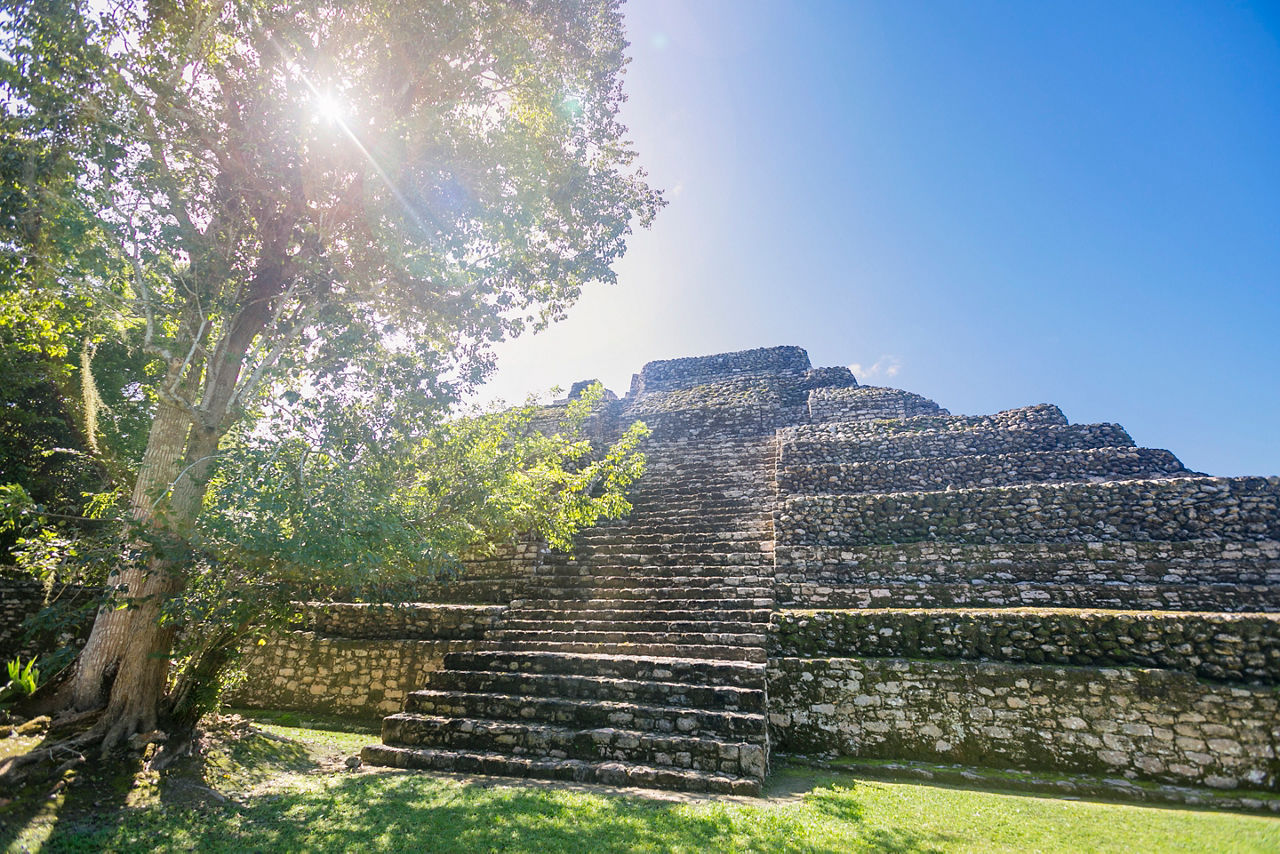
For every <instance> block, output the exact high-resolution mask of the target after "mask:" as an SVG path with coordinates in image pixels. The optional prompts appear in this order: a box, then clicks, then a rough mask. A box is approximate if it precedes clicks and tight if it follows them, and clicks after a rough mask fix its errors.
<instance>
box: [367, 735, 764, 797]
mask: <svg viewBox="0 0 1280 854" xmlns="http://www.w3.org/2000/svg"><path fill="white" fill-rule="evenodd" d="M360 756H361V758H362V759H364V761H365V762H367V763H369V764H370V765H385V766H390V767H393V768H413V769H421V770H429V771H455V772H460V773H465V774H492V775H495V776H502V777H534V778H538V779H544V780H564V781H567V782H574V783H600V784H603V785H606V786H637V787H641V788H646V789H675V790H677V791H682V792H710V793H713V794H725V795H729V794H732V795H753V796H755V795H759V794H760V780H758V779H755V778H752V777H734V776H730V775H726V774H712V773H708V772H705V771H693V770H689V769H683V768H655V767H653V766H649V765H631V764H627V763H624V762H590V761H586V760H582V759H555V758H549V757H521V756H507V755H503V754H499V753H479V752H471V751H459V750H440V749H435V748H420V747H393V746H391V745H387V744H371V745H368V746H367V747H365V748H364V750H363V751H361V753H360Z"/></svg>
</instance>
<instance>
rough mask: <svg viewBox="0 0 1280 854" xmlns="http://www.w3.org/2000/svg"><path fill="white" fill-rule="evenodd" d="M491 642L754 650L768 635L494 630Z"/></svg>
mask: <svg viewBox="0 0 1280 854" xmlns="http://www.w3.org/2000/svg"><path fill="white" fill-rule="evenodd" d="M488 639H489V641H492V642H498V643H528V642H530V641H539V642H541V641H547V642H553V643H568V644H642V645H652V644H674V645H678V646H696V647H704V646H705V647H710V646H714V647H720V646H725V647H753V646H761V647H762V646H764V644H765V640H766V638H765V635H764V632H741V631H738V632H714V631H686V632H679V631H649V632H645V631H625V630H616V631H610V630H608V629H588V630H581V631H579V630H577V629H570V630H566V631H556V630H554V628H547V629H519V628H514V629H506V628H503V629H494V630H493V631H491V632H490V633H489V635H488Z"/></svg>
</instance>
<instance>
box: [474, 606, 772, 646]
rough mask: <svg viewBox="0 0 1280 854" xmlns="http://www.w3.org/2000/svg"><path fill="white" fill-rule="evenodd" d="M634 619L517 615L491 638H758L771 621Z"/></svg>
mask: <svg viewBox="0 0 1280 854" xmlns="http://www.w3.org/2000/svg"><path fill="white" fill-rule="evenodd" d="M630 616H631V619H619V618H613V619H603V620H601V619H590V618H587V617H585V616H581V615H576V614H573V613H571V612H563V611H562V612H560V613H559V614H551V615H548V616H543V617H539V618H531V619H525V618H524V617H523V616H516V617H512V618H510V619H506V620H503V621H502V624H501V626H499V627H498V628H497V629H495V630H494V631H491V632H490V633H489V635H488V637H492V638H495V639H498V638H502V637H507V636H508V635H507V634H505V633H509V632H515V631H520V632H525V631H540V630H541V631H547V632H567V631H574V632H591V633H599V632H606V633H609V634H614V633H621V634H625V635H627V636H634V635H637V634H641V633H644V634H646V635H647V634H650V633H652V634H663V633H665V634H669V635H670V636H671V637H672V638H673V639H675V638H678V637H679V638H684V637H690V636H691V634H692V633H697V634H702V635H705V636H708V637H710V636H720V635H725V634H748V635H756V634H760V633H761V632H762V628H761V627H762V626H763V625H765V624H766V623H767V620H760V621H757V622H756V623H754V624H753V623H750V622H748V621H746V620H722V619H719V617H720V615H719V614H707V615H705V616H704V618H703V619H700V620H697V619H695V620H671V619H667V615H666V614H664V613H661V612H659V613H652V612H650V613H646V614H643V615H638V614H635V613H632V614H631V615H630ZM497 633H502V634H497Z"/></svg>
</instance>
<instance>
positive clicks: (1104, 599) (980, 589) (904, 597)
mask: <svg viewBox="0 0 1280 854" xmlns="http://www.w3.org/2000/svg"><path fill="white" fill-rule="evenodd" d="M777 601H778V604H779V605H780V606H782V607H787V606H791V607H805V608H882V607H887V606H889V605H893V606H895V607H900V608H957V607H961V608H963V607H973V608H1012V607H1053V608H1107V609H1119V610H1133V611H1219V612H1223V613H1231V612H1242V611H1244V612H1247V611H1264V612H1280V588H1278V587H1272V586H1266V585H1245V584H1218V585H1212V586H1209V585H1206V586H1193V585H1187V584H1126V583H1124V582H1117V583H1104V582H1099V583H1097V584H1070V583H1068V584H1062V583H1053V582H1022V583H1018V584H1000V583H996V584H966V583H928V582H919V581H911V582H900V583H897V582H875V583H871V584H841V585H831V584H783V585H779V590H778V600H777Z"/></svg>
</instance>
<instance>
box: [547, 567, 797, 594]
mask: <svg viewBox="0 0 1280 854" xmlns="http://www.w3.org/2000/svg"><path fill="white" fill-rule="evenodd" d="M772 569H773V568H772V567H771V566H768V565H766V564H757V565H755V566H752V567H738V572H737V573H736V574H734V575H728V574H722V575H693V576H690V575H685V574H683V573H680V572H671V573H669V574H665V575H650V574H648V572H649V570H647V569H645V570H644V572H637V573H634V574H626V573H618V574H616V575H597V574H595V573H593V572H583V573H577V574H571V573H567V572H566V573H563V574H559V575H553V576H540V577H538V578H536V579H533V580H531V583H533V584H540V585H544V586H551V587H584V586H585V587H593V588H595V589H598V590H602V591H606V590H610V589H613V588H619V587H626V588H655V587H662V588H666V587H675V588H679V589H681V590H686V591H697V590H716V589H723V588H730V589H734V590H741V589H742V588H743V587H745V586H750V587H753V588H757V589H759V588H765V587H767V586H768V585H769V583H770V581H771V578H770V576H771V574H772V573H771V570H772Z"/></svg>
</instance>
